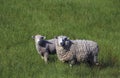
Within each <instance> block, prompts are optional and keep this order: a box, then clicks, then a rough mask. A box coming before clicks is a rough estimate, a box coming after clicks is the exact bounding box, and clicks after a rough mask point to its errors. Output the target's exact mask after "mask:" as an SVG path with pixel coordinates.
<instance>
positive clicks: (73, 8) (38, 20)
mask: <svg viewBox="0 0 120 78" xmlns="http://www.w3.org/2000/svg"><path fill="white" fill-rule="evenodd" d="M36 34H41V35H44V36H46V38H47V39H51V38H53V37H54V36H57V35H66V36H68V37H70V39H88V40H93V41H96V42H97V43H98V45H99V48H100V52H99V56H98V57H99V62H100V65H99V66H94V67H90V66H88V65H87V64H84V63H81V64H80V65H74V66H73V67H69V64H66V63H62V62H60V61H59V60H58V59H57V56H56V55H51V56H50V61H49V63H48V64H45V63H44V61H43V60H42V59H41V57H40V56H39V54H38V53H37V51H36V49H35V44H34V43H35V42H34V41H33V40H32V38H31V36H32V35H36ZM119 40H120V0H0V78H120V41H119Z"/></svg>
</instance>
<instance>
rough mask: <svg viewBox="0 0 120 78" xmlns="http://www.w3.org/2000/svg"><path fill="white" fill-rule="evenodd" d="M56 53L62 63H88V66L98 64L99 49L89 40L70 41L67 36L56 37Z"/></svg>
mask: <svg viewBox="0 0 120 78" xmlns="http://www.w3.org/2000/svg"><path fill="white" fill-rule="evenodd" d="M56 39H57V41H56V53H57V57H58V59H59V60H60V61H62V62H69V63H70V66H72V65H73V64H75V63H81V62H88V63H89V64H90V65H93V64H98V60H97V56H98V52H99V48H98V45H97V43H96V42H94V41H91V40H70V39H69V38H68V37H67V36H58V37H56Z"/></svg>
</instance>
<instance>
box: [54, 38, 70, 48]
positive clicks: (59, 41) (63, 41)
mask: <svg viewBox="0 0 120 78" xmlns="http://www.w3.org/2000/svg"><path fill="white" fill-rule="evenodd" d="M56 39H57V45H58V46H60V47H65V46H66V45H68V41H69V38H68V37H67V36H57V37H56Z"/></svg>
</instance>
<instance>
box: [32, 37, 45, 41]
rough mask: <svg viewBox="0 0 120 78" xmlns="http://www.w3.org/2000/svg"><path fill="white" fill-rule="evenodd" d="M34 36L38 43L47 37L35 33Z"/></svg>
mask: <svg viewBox="0 0 120 78" xmlns="http://www.w3.org/2000/svg"><path fill="white" fill-rule="evenodd" d="M32 38H33V39H34V40H35V42H36V43H38V42H41V41H42V40H44V39H45V37H44V36H41V35H35V36H32Z"/></svg>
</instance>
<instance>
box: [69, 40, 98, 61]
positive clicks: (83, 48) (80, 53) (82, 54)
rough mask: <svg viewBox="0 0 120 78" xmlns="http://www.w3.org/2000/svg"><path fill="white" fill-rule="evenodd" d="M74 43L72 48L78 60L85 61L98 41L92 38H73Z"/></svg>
mask: <svg viewBox="0 0 120 78" xmlns="http://www.w3.org/2000/svg"><path fill="white" fill-rule="evenodd" d="M72 42H73V45H72V46H71V48H70V51H71V52H74V53H75V55H76V58H77V60H78V61H84V60H86V58H87V57H88V55H89V54H90V53H91V52H92V51H93V50H94V49H95V47H96V46H97V44H96V42H94V41H90V40H72Z"/></svg>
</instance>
